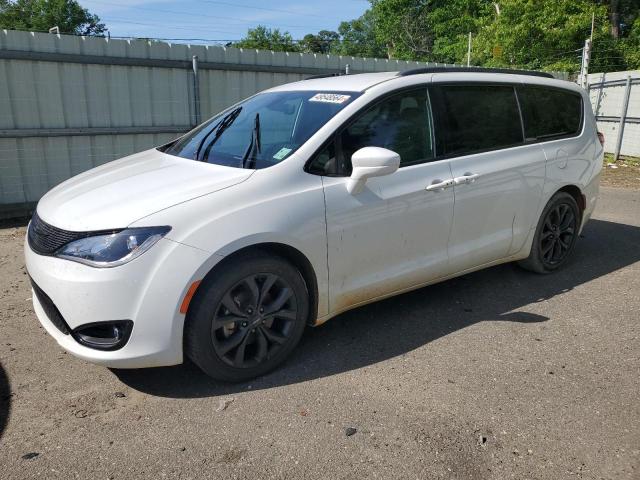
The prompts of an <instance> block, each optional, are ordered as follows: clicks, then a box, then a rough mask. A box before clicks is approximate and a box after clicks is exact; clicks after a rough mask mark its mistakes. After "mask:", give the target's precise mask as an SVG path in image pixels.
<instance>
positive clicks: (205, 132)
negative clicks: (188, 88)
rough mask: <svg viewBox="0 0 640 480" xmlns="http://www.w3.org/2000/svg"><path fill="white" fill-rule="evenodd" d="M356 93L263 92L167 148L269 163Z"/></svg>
mask: <svg viewBox="0 0 640 480" xmlns="http://www.w3.org/2000/svg"><path fill="white" fill-rule="evenodd" d="M358 95H359V94H358V93H353V92H330V93H325V92H317V91H301V92H271V93H262V94H259V95H256V96H254V97H251V98H249V99H247V100H245V101H244V102H242V103H240V104H238V105H237V106H235V107H234V108H232V109H229V110H226V111H225V112H223V113H222V114H220V115H218V116H216V117H214V118H212V119H211V120H209V121H207V122H206V123H204V124H203V125H201V126H200V127H198V128H196V129H195V130H193V131H192V132H189V133H188V134H187V135H185V136H184V137H182V138H180V139H178V140H177V141H176V142H175V143H173V144H171V145H169V146H168V147H166V148H165V149H164V151H165V153H168V154H170V155H176V156H179V157H183V158H189V159H193V160H199V161H203V162H208V163H215V164H217V165H226V166H231V167H244V168H265V167H269V166H271V165H274V164H276V163H278V162H281V161H282V160H284V159H285V158H287V157H288V156H290V155H291V154H292V153H293V152H294V151H295V150H296V149H298V148H299V147H300V146H301V145H302V144H303V143H304V142H306V141H307V140H308V139H309V138H310V137H311V136H312V135H313V134H314V133H315V132H317V131H318V130H319V129H320V127H322V126H323V125H324V124H325V123H327V122H328V121H329V120H330V119H331V118H332V117H333V116H334V115H335V114H336V113H338V112H339V111H340V110H342V109H343V108H344V107H345V106H346V105H348V104H349V103H350V102H351V101H352V100H353V99H354V98H356V97H357V96H358Z"/></svg>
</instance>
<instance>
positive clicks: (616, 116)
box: [589, 70, 640, 157]
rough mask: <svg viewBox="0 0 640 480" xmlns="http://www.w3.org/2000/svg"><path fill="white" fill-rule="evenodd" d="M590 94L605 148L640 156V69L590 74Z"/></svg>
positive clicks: (612, 151)
mask: <svg viewBox="0 0 640 480" xmlns="http://www.w3.org/2000/svg"><path fill="white" fill-rule="evenodd" d="M589 96H590V97H591V105H592V106H593V113H594V114H595V115H596V120H597V121H598V130H599V131H601V132H602V133H604V138H605V144H604V149H605V151H606V152H610V153H613V154H614V155H615V154H616V152H617V153H619V154H620V155H629V156H636V157H640V70H632V71H627V72H610V73H593V74H591V75H589Z"/></svg>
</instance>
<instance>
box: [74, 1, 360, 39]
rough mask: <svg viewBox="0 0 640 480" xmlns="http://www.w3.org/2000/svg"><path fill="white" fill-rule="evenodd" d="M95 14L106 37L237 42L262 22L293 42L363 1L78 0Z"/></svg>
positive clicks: (351, 14) (330, 25) (350, 15)
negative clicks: (107, 34)
mask: <svg viewBox="0 0 640 480" xmlns="http://www.w3.org/2000/svg"><path fill="white" fill-rule="evenodd" d="M79 3H80V4H81V5H82V6H83V7H84V8H87V9H88V10H89V11H90V12H91V13H94V14H96V15H98V16H99V17H100V19H101V21H102V22H103V23H105V24H106V25H107V27H108V28H109V32H110V34H111V36H112V37H147V38H163V39H208V40H217V41H227V40H238V39H240V38H242V37H243V36H244V35H245V34H246V33H247V30H248V29H249V28H252V27H256V26H257V25H265V26H267V27H269V28H279V29H280V30H281V31H288V32H289V33H290V34H291V36H292V37H293V38H294V40H298V39H301V38H302V37H303V36H304V35H305V34H307V33H317V32H318V31H319V30H337V29H338V25H339V24H340V22H341V21H344V20H351V19H354V18H358V17H359V16H360V15H362V13H364V11H365V10H366V9H367V8H368V7H369V2H368V1H367V0H322V1H304V0H298V1H294V0H271V1H264V0H263V1H259V0H240V1H235V0H215V1H214V0H198V1H196V0H186V1H184V0H183V1H179V0H80V1H79Z"/></svg>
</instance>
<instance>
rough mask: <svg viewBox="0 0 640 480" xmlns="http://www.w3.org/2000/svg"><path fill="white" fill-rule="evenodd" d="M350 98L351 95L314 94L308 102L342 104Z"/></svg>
mask: <svg viewBox="0 0 640 480" xmlns="http://www.w3.org/2000/svg"><path fill="white" fill-rule="evenodd" d="M350 98H351V95H342V94H340V93H316V94H315V95H314V96H313V97H311V98H310V99H309V101H310V102H325V103H344V102H346V101H347V100H349V99H350Z"/></svg>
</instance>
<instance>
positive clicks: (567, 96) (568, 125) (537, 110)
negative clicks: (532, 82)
mask: <svg viewBox="0 0 640 480" xmlns="http://www.w3.org/2000/svg"><path fill="white" fill-rule="evenodd" d="M518 99H519V100H520V108H521V109H522V117H523V120H524V131H525V137H526V139H527V140H528V141H533V140H544V139H550V138H553V137H561V136H566V135H576V134H578V133H579V131H580V128H581V126H582V98H581V97H580V95H578V94H577V93H573V92H569V91H563V90H560V89H554V88H544V87H519V88H518Z"/></svg>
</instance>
